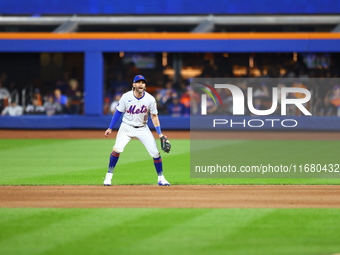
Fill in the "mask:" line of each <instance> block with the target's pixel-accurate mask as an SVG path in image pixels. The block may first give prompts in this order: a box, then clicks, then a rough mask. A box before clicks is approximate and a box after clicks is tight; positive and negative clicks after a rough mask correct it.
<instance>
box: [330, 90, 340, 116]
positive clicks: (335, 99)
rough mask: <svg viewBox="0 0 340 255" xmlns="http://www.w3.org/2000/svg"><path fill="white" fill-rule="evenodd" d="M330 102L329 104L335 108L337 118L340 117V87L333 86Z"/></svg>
mask: <svg viewBox="0 0 340 255" xmlns="http://www.w3.org/2000/svg"><path fill="white" fill-rule="evenodd" d="M330 100H331V104H332V105H334V106H335V107H336V108H337V116H338V117H340V86H339V85H334V86H333V89H332V95H331V96H330Z"/></svg>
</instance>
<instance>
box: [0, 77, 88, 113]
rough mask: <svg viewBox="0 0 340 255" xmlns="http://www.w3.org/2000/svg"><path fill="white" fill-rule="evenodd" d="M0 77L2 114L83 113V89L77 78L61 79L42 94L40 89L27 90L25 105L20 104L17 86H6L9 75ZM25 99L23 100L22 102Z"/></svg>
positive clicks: (0, 106) (0, 110)
mask: <svg viewBox="0 0 340 255" xmlns="http://www.w3.org/2000/svg"><path fill="white" fill-rule="evenodd" d="M1 77H2V79H0V112H1V115H2V116H4V115H9V116H20V115H29V114H35V115H46V116H52V115H56V114H82V112H83V94H84V93H83V91H82V89H81V88H80V86H79V82H78V80H77V79H72V78H71V79H67V80H65V79H61V80H59V81H57V82H56V85H55V87H54V88H53V89H52V90H51V91H49V92H48V93H46V94H44V95H42V94H41V92H40V90H39V89H37V88H36V89H34V90H33V91H29V90H28V91H27V92H28V93H27V94H28V95H27V97H28V98H27V101H26V103H25V105H24V106H23V105H21V104H20V100H19V94H18V91H17V90H16V89H15V87H12V90H11V89H8V88H7V87H6V84H7V83H8V81H7V79H8V78H7V75H6V74H5V73H3V74H2V76H1ZM22 101H23V100H21V102H22Z"/></svg>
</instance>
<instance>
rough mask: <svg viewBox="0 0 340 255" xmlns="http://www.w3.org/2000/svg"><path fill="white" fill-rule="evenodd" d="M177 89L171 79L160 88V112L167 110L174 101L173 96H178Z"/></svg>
mask: <svg viewBox="0 0 340 255" xmlns="http://www.w3.org/2000/svg"><path fill="white" fill-rule="evenodd" d="M177 96H178V94H177V91H176V90H175V89H174V88H173V83H172V81H169V82H167V83H166V84H165V88H163V89H160V90H159V91H158V92H157V93H156V96H155V98H156V100H157V103H158V108H159V111H160V112H162V111H163V112H164V113H166V112H167V106H168V105H169V104H170V103H172V98H174V97H177Z"/></svg>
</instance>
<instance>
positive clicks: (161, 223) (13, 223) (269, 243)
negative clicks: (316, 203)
mask: <svg viewBox="0 0 340 255" xmlns="http://www.w3.org/2000/svg"><path fill="white" fill-rule="evenodd" d="M32 212H34V213H32ZM339 212H340V209H155V208H154V209H133V208H131V209H123V208H117V209H33V208H26V209H24V208H20V209H19V208H18V209H7V208H1V209H0V215H1V217H2V218H7V219H11V220H9V221H1V223H0V227H1V230H2V231H1V235H0V253H1V254H65V255H68V254H159V253H160V251H162V252H161V253H162V254H189V255H190V254H195V255H201V254H236V255H237V254H254V255H257V254H258V255H263V254H268V255H269V254H291V255H294V254H296V255H298V254H334V253H337V252H338V251H339V250H340V243H339V242H338V237H337V236H338V233H339V230H340V223H339V221H338V220H337V218H338V215H339ZM9 214H11V216H8V215H9ZM25 214H27V215H28V217H27V220H23V217H22V215H25ZM34 214H35V215H36V218H34V217H33V218H32V216H33V215H34Z"/></svg>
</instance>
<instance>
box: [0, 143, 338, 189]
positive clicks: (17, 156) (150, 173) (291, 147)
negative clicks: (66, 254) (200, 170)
mask: <svg viewBox="0 0 340 255" xmlns="http://www.w3.org/2000/svg"><path fill="white" fill-rule="evenodd" d="M171 143H172V146H173V147H172V151H171V152H170V153H169V154H167V153H163V152H162V153H161V155H162V157H163V166H164V173H165V175H166V177H167V179H168V180H169V181H170V182H171V183H172V185H176V184H184V185H185V184H340V178H319V179H316V178H275V179H268V178H237V179H233V178H190V171H189V169H190V156H192V155H190V141H189V140H175V139H174V140H171ZM191 143H192V142H191ZM113 144H114V140H112V139H111V140H110V139H108V140H104V139H98V140H94V139H84V140H55V139H54V140H48V139H46V140H44V139H40V140H39V139H37V140H34V139H26V140H20V139H14V140H7V139H2V140H0V148H1V149H0V160H1V164H0V176H1V178H0V185H64V184H65V185H66V184H67V185H101V184H102V181H103V178H104V176H105V173H106V171H107V165H108V160H109V155H110V153H111V150H112V146H113ZM30 145H31V146H30ZM158 146H159V144H158ZM337 146H338V142H337V141H261V140H256V141H254V140H236V141H235V140H230V141H228V140H227V141H225V145H224V146H222V147H219V148H217V150H216V154H217V155H221V158H222V159H223V160H224V161H225V162H226V163H227V164H232V165H237V166H240V165H260V164H272V165H280V164H284V165H290V164H297V165H298V164H311V163H313V164H335V163H340V162H338V155H337V154H338V153H337V152H338V150H337ZM208 147H209V146H208ZM197 150H201V151H202V153H200V155H199V156H200V159H202V162H204V161H205V159H208V158H210V156H209V153H210V154H211V155H215V153H214V149H213V148H212V145H211V144H210V147H209V149H207V150H204V148H197ZM195 151H196V150H195ZM339 177H340V173H339ZM156 180H157V178H156V173H155V169H154V165H153V161H152V158H151V157H150V155H149V154H148V153H147V151H146V150H145V148H144V146H143V145H142V144H141V143H140V142H139V141H138V140H132V141H131V142H130V143H129V144H128V145H127V147H126V148H125V151H124V152H123V153H121V156H120V158H119V161H118V164H117V167H116V169H115V173H114V178H113V184H115V185H121V184H137V185H138V184H150V185H155V184H156Z"/></svg>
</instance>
